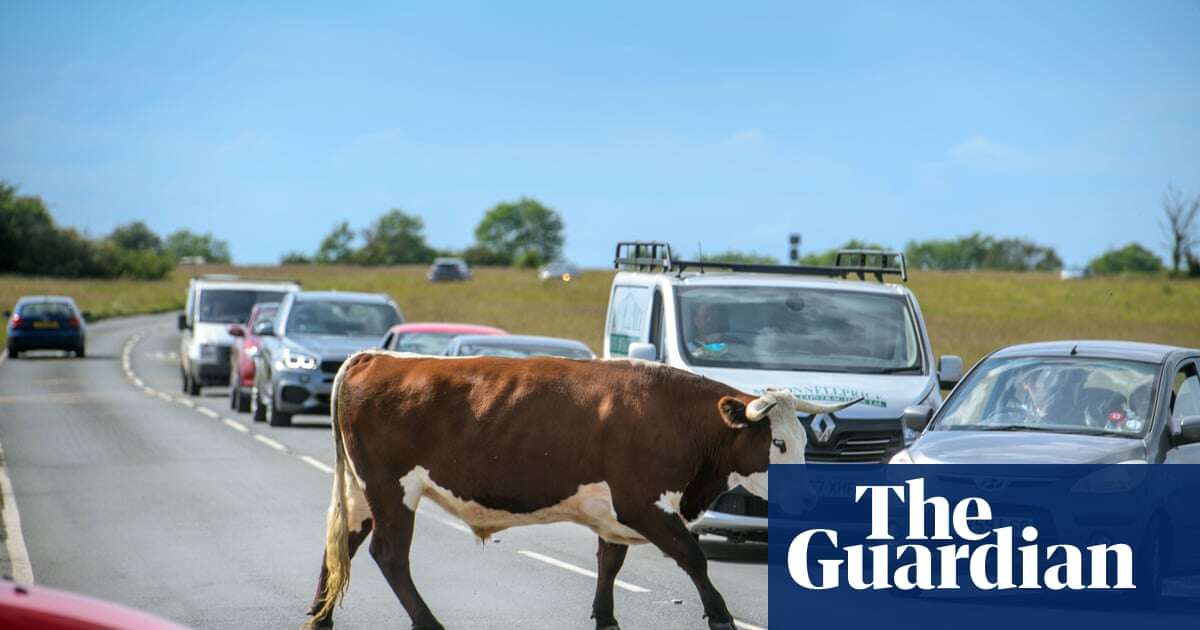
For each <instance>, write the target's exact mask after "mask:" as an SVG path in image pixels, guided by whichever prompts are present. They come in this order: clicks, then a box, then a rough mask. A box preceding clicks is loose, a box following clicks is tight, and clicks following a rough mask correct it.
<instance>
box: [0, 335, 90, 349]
mask: <svg viewBox="0 0 1200 630" xmlns="http://www.w3.org/2000/svg"><path fill="white" fill-rule="evenodd" d="M83 341H84V334H83V333H82V332H80V331H79V330H10V331H9V333H8V348H9V350H14V351H17V352H24V351H25V350H74V349H76V348H78V347H79V346H82V345H83Z"/></svg>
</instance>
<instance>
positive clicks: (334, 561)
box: [313, 357, 354, 619]
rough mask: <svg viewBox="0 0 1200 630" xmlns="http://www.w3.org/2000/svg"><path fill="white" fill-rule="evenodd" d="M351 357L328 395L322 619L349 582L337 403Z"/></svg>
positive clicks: (344, 472) (347, 526)
mask: <svg viewBox="0 0 1200 630" xmlns="http://www.w3.org/2000/svg"><path fill="white" fill-rule="evenodd" d="M353 358H354V357H350V358H349V359H347V360H346V361H345V362H344V363H343V364H342V367H341V369H339V370H338V372H337V376H335V377H334V378H333V387H332V388H331V391H330V398H329V421H330V424H331V425H332V426H333V447H334V462H335V463H334V467H333V496H332V497H331V498H330V501H329V512H328V514H327V515H326V520H325V584H324V587H323V588H322V590H321V602H322V603H321V608H320V610H317V611H316V612H315V613H314V614H313V618H314V619H325V618H326V617H328V616H329V614H330V613H331V612H333V607H334V606H335V605H336V604H337V603H338V601H339V600H341V598H342V595H343V594H344V593H345V592H346V587H347V586H349V585H350V515H349V513H348V511H347V502H348V500H349V499H348V497H347V496H346V477H347V475H348V474H350V471H349V470H348V466H347V464H346V445H345V442H344V440H343V438H342V429H341V426H340V423H339V422H338V420H339V411H340V409H341V407H340V405H339V404H338V403H339V402H340V401H341V399H342V383H343V382H344V379H345V376H346V368H347V367H349V365H350V363H351V360H352V359H353Z"/></svg>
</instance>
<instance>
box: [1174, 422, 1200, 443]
mask: <svg viewBox="0 0 1200 630" xmlns="http://www.w3.org/2000/svg"><path fill="white" fill-rule="evenodd" d="M1197 442H1200V416H1184V417H1183V418H1182V419H1180V420H1179V432H1178V433H1176V434H1175V443H1176V444H1195V443H1197Z"/></svg>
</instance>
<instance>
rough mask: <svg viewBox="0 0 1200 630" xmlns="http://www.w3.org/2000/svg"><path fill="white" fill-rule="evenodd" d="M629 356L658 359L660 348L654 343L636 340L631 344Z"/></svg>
mask: <svg viewBox="0 0 1200 630" xmlns="http://www.w3.org/2000/svg"><path fill="white" fill-rule="evenodd" d="M629 358H630V359H642V360H645V361H657V360H658V348H656V347H655V346H654V344H652V343H644V342H641V341H635V342H633V343H631V344H629Z"/></svg>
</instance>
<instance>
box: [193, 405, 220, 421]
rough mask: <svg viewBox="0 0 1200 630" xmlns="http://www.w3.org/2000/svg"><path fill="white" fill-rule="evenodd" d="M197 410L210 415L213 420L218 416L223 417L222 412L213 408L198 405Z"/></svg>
mask: <svg viewBox="0 0 1200 630" xmlns="http://www.w3.org/2000/svg"><path fill="white" fill-rule="evenodd" d="M196 411H197V412H199V413H201V414H204V415H206V416H208V417H209V418H212V419H213V420H216V419H217V418H220V417H221V414H219V413H217V412H215V411H213V410H212V409H209V408H208V407H199V406H198V407H196Z"/></svg>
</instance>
